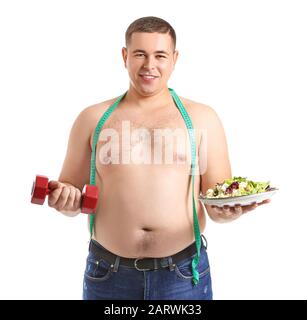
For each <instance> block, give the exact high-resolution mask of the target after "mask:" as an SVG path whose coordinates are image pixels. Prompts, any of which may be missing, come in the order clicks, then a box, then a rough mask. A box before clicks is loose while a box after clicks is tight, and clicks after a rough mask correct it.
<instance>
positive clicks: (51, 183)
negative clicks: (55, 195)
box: [48, 180, 62, 190]
mask: <svg viewBox="0 0 307 320" xmlns="http://www.w3.org/2000/svg"><path fill="white" fill-rule="evenodd" d="M61 187H62V183H61V182H59V181H56V180H50V181H49V183H48V188H49V189H50V190H55V189H58V188H61Z"/></svg>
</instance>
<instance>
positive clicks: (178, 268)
mask: <svg viewBox="0 0 307 320" xmlns="http://www.w3.org/2000/svg"><path fill="white" fill-rule="evenodd" d="M195 256H196V253H195V254H194V255H193V256H192V257H190V258H189V259H186V260H184V261H182V262H180V263H178V264H176V265H175V272H176V274H177V276H178V277H179V278H180V279H184V280H191V279H192V278H193V273H192V261H193V259H194V257H195ZM196 269H197V271H198V273H199V278H202V277H204V276H205V275H207V274H209V273H210V266H209V261H208V255H207V252H206V250H205V248H204V247H202V248H201V250H200V256H199V262H198V265H197V267H196Z"/></svg>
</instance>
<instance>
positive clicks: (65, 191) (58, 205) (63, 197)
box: [55, 187, 70, 211]
mask: <svg viewBox="0 0 307 320" xmlns="http://www.w3.org/2000/svg"><path fill="white" fill-rule="evenodd" d="M69 194H70V188H69V187H63V190H62V193H61V196H60V197H59V199H58V201H57V202H56V204H55V206H56V209H57V210H59V211H60V210H63V208H64V207H65V205H66V202H67V199H68V197H69Z"/></svg>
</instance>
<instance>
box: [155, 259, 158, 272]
mask: <svg viewBox="0 0 307 320" xmlns="http://www.w3.org/2000/svg"><path fill="white" fill-rule="evenodd" d="M154 269H155V270H157V269H158V259H156V258H154Z"/></svg>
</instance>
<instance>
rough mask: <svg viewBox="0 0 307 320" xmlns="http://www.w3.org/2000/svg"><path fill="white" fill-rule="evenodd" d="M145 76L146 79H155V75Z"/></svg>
mask: <svg viewBox="0 0 307 320" xmlns="http://www.w3.org/2000/svg"><path fill="white" fill-rule="evenodd" d="M142 77H143V78H145V79H154V78H155V77H153V76H142Z"/></svg>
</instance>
